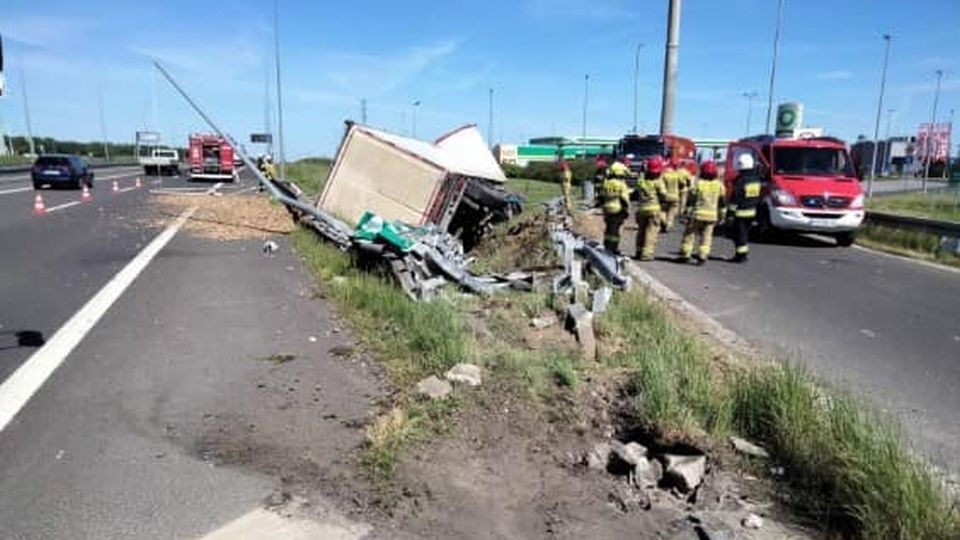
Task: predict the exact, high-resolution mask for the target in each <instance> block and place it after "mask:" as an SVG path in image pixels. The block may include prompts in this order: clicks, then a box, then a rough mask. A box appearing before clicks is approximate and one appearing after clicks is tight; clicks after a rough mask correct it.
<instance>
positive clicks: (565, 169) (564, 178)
mask: <svg viewBox="0 0 960 540" xmlns="http://www.w3.org/2000/svg"><path fill="white" fill-rule="evenodd" d="M560 188H561V190H562V191H563V206H564V208H566V209H567V213H572V212H573V171H571V170H570V164H569V163H567V162H566V160H563V161H561V162H560Z"/></svg>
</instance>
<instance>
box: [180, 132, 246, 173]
mask: <svg viewBox="0 0 960 540" xmlns="http://www.w3.org/2000/svg"><path fill="white" fill-rule="evenodd" d="M187 158H188V159H187V161H188V162H189V164H190V180H220V181H226V182H232V181H234V180H235V179H236V178H237V164H236V162H235V161H234V159H233V148H232V147H231V146H230V144H229V143H228V142H227V141H226V139H224V138H223V137H220V136H219V135H212V134H204V133H197V134H193V135H191V136H190V145H189V148H188V149H187Z"/></svg>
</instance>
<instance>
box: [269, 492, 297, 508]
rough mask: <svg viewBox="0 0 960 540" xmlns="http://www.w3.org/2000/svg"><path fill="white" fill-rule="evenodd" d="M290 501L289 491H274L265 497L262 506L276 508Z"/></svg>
mask: <svg viewBox="0 0 960 540" xmlns="http://www.w3.org/2000/svg"><path fill="white" fill-rule="evenodd" d="M290 499H291V495H290V492H289V491H286V490H282V489H275V490H273V493H271V494H270V495H267V497H266V498H265V499H264V500H263V505H264V506H266V507H267V508H276V507H278V506H283V505H285V504H287V502H288V501H289V500H290Z"/></svg>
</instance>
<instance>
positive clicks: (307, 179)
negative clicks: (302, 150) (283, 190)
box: [286, 157, 333, 198]
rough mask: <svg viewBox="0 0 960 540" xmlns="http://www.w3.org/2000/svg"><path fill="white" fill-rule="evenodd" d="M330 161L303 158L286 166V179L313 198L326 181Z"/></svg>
mask: <svg viewBox="0 0 960 540" xmlns="http://www.w3.org/2000/svg"><path fill="white" fill-rule="evenodd" d="M332 163H333V162H332V161H331V160H329V159H327V158H313V157H312V158H305V159H301V160H299V161H294V162H293V163H288V164H287V166H286V173H287V178H289V179H291V180H293V181H294V182H296V183H297V185H298V186H300V189H302V190H303V191H304V193H306V194H307V195H308V196H309V197H311V198H312V197H315V196H316V195H317V194H318V193H320V190H321V189H323V184H324V183H325V182H326V181H327V174H329V173H330V166H331V165H332Z"/></svg>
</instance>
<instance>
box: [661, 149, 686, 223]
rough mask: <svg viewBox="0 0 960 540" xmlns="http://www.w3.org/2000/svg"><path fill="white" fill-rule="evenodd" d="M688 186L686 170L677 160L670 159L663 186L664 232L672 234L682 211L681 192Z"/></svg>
mask: <svg viewBox="0 0 960 540" xmlns="http://www.w3.org/2000/svg"><path fill="white" fill-rule="evenodd" d="M685 184H686V169H684V168H683V167H681V166H680V163H679V162H678V161H677V158H670V161H669V162H668V164H667V169H666V171H664V173H663V185H664V187H665V188H666V195H665V196H664V198H663V214H664V215H663V223H662V224H661V229H662V230H663V232H670V230H671V229H673V225H674V223H675V222H676V220H677V214H678V213H679V210H680V192H681V189H683V186H684V185H685Z"/></svg>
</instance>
